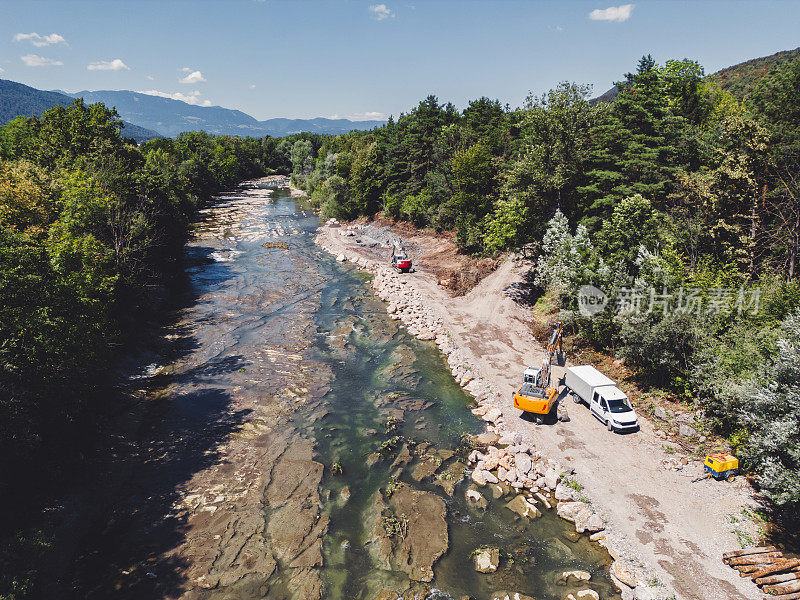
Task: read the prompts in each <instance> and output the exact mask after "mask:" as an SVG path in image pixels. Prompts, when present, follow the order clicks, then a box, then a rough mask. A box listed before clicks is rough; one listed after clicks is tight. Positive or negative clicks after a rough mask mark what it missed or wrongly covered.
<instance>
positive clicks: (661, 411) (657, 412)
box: [653, 406, 669, 421]
mask: <svg viewBox="0 0 800 600" xmlns="http://www.w3.org/2000/svg"><path fill="white" fill-rule="evenodd" d="M653 416H654V417H655V418H656V419H661V420H662V421H669V413H668V412H667V410H666V409H665V408H664V407H663V406H656V407H655V409H654V410H653Z"/></svg>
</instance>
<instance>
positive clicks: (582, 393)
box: [564, 365, 639, 431]
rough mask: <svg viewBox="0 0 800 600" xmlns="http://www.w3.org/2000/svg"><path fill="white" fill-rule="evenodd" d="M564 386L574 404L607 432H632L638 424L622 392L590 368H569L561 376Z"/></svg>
mask: <svg viewBox="0 0 800 600" xmlns="http://www.w3.org/2000/svg"><path fill="white" fill-rule="evenodd" d="M564 384H565V386H566V388H567V390H568V391H569V392H570V393H571V394H572V399H573V400H574V401H575V402H576V403H578V402H580V401H581V400H583V401H584V402H586V404H587V405H588V406H589V410H590V411H591V413H592V414H593V415H594V416H595V417H596V418H597V419H599V420H600V422H601V423H603V424H604V425H605V426H606V427H607V428H608V430H609V431H634V430H636V429H638V427H639V420H638V419H637V418H636V413H635V412H634V410H633V407H632V406H631V403H630V400H628V397H627V396H626V395H625V392H623V391H622V390H620V389H619V388H618V387H617V385H616V384H615V383H614V381H613V380H611V379H609V378H608V377H606V376H605V375H603V374H602V373H601V372H600V371H598V370H597V369H595V368H594V367H593V366H591V365H581V366H579V367H569V368H568V369H567V372H566V374H565V375H564Z"/></svg>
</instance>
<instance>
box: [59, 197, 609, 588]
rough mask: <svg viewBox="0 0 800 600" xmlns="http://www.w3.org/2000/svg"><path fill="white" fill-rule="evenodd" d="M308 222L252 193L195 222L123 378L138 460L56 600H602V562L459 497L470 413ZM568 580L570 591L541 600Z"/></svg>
mask: <svg viewBox="0 0 800 600" xmlns="http://www.w3.org/2000/svg"><path fill="white" fill-rule="evenodd" d="M317 226H318V220H317V218H316V217H315V216H314V215H313V213H312V212H311V211H310V210H309V209H308V207H306V206H304V205H303V204H302V201H300V200H297V199H295V198H292V197H291V196H290V195H289V194H288V193H287V192H286V191H285V190H268V189H265V188H264V187H262V186H261V185H260V184H259V183H258V182H251V183H249V184H246V185H245V186H244V187H243V188H242V189H241V190H237V191H236V192H231V193H229V194H224V195H221V196H220V197H219V198H217V199H216V200H215V202H214V203H213V204H212V205H211V206H210V207H208V208H207V209H205V210H203V211H202V212H201V215H200V219H199V220H198V222H197V224H196V231H195V236H194V239H193V240H192V241H191V242H190V243H189V244H188V246H187V263H188V267H187V278H188V281H187V286H186V289H187V292H186V294H185V297H184V298H183V302H182V305H181V307H180V308H179V309H178V310H177V311H176V312H175V315H174V319H173V320H172V322H171V325H170V326H169V327H168V328H167V330H166V332H165V336H164V340H165V341H164V343H163V345H162V346H161V347H160V348H159V350H158V354H157V360H156V361H155V362H153V364H150V365H147V366H146V367H144V368H142V369H141V372H140V373H139V374H138V375H137V376H136V377H133V378H131V385H132V386H133V387H136V388H137V389H139V390H140V391H141V393H142V394H144V396H145V397H146V403H147V406H148V409H147V412H146V418H144V419H143V420H142V421H141V423H140V425H139V427H138V428H137V430H136V433H135V435H136V438H137V440H136V443H137V445H138V447H139V449H140V450H139V452H138V453H137V457H138V460H137V461H136V464H135V465H133V466H131V467H130V469H129V476H128V477H127V478H126V482H125V484H124V485H123V486H121V487H122V489H121V491H120V492H119V498H118V499H116V500H115V502H114V506H113V509H112V510H111V514H110V516H109V517H108V518H105V517H104V518H103V520H102V523H101V524H100V525H98V526H97V527H96V530H95V531H93V532H92V533H91V534H90V535H89V536H87V539H86V540H85V542H84V543H83V544H82V546H83V548H84V552H83V554H81V555H80V556H79V557H78V559H77V560H76V564H75V567H74V569H73V573H72V575H71V581H70V582H69V583H70V585H69V586H68V588H69V590H70V591H69V593H67V594H65V597H75V598H78V597H80V598H110V597H115V598H137V599H141V598H193V599H194V598H197V599H201V598H202V599H206V598H207V599H233V598H236V599H248V598H270V599H275V600H283V599H286V600H289V599H292V598H294V599H302V600H318V599H320V598H331V599H364V600H367V599H372V598H382V599H384V600H389V599H390V598H391V599H394V598H398V597H405V598H411V597H417V598H442V599H444V598H454V599H459V600H460V599H461V598H463V597H465V596H468V597H470V598H474V599H475V600H484V599H485V600H488V599H489V598H492V597H493V594H495V593H496V592H500V591H507V592H510V593H512V594H513V593H514V592H519V593H521V594H525V595H528V596H531V597H533V598H535V599H536V600H564V599H565V598H567V596H568V594H570V593H573V594H575V593H577V590H583V589H592V590H595V591H596V592H597V593H598V595H599V597H600V598H602V599H616V598H618V597H619V596H618V595H617V593H616V592H615V591H614V590H613V588H612V586H611V582H610V581H609V579H608V577H607V574H606V572H607V567H608V564H609V563H610V557H609V556H608V554H607V553H606V552H605V551H603V549H602V548H600V547H599V546H598V545H597V544H595V543H592V542H590V541H589V540H588V538H587V537H586V536H580V537H579V538H578V536H576V535H575V534H574V528H572V527H571V526H570V525H569V524H568V523H565V522H563V521H561V520H560V519H559V518H558V517H557V516H556V515H555V513H554V510H543V511H542V512H543V515H542V516H541V517H540V518H538V519H535V520H528V519H525V518H520V517H518V516H517V515H516V514H515V513H513V512H512V511H510V510H508V509H507V508H506V504H507V502H508V500H509V499H510V498H511V497H513V496H510V497H500V498H494V497H493V495H492V494H491V493H490V492H489V490H488V489H483V490H480V491H481V492H482V494H483V496H484V497H485V499H486V502H487V506H486V507H485V508H483V507H481V506H478V505H476V503H475V502H470V501H468V500H467V499H466V498H465V491H466V490H467V489H468V488H469V487H470V483H471V482H470V480H469V478H468V477H464V476H465V473H468V471H467V470H466V466H465V463H466V460H465V459H466V456H467V454H468V453H469V451H470V449H471V448H470V443H469V439H470V434H476V433H479V432H481V431H482V426H483V424H482V422H481V421H479V420H478V419H477V418H476V417H475V416H473V414H472V413H471V412H470V408H471V407H472V406H473V400H472V399H471V398H470V397H469V396H468V395H466V394H465V393H464V392H463V390H462V389H461V388H460V387H459V386H458V385H457V383H456V382H455V381H454V380H453V377H452V375H451V374H450V371H449V370H448V368H447V365H446V364H445V362H444V360H443V358H442V356H441V355H440V354H439V352H438V350H437V348H436V346H435V345H434V344H433V343H431V342H423V341H419V340H417V339H415V338H413V337H412V336H410V335H409V334H408V333H407V332H406V331H405V329H404V328H403V327H402V326H401V325H400V324H399V323H398V321H396V320H393V319H391V318H390V316H389V315H387V313H386V308H385V305H384V304H383V303H382V302H381V301H380V300H378V299H377V298H375V297H374V296H373V294H372V293H371V291H370V289H369V287H368V286H367V282H368V280H367V276H366V275H364V274H363V273H361V272H359V271H358V270H356V269H355V268H354V267H352V266H351V265H349V264H340V263H337V262H336V260H335V259H334V258H333V257H331V256H329V255H328V254H326V253H324V252H323V251H321V250H320V249H318V248H317V247H316V246H315V245H314V243H313V237H314V233H315V230H316V228H317ZM412 276H413V275H412ZM484 546H491V547H498V548H500V550H501V559H500V564H499V567H498V568H497V569H496V570H495V571H494V572H491V573H479V572H477V571H476V570H475V569H474V568H473V557H472V554H473V552H474V551H475V550H476V549H478V548H481V547H484ZM570 570H581V571H586V572H588V573H590V574H591V580H590V581H588V582H582V583H581V584H580V585H578V584H577V583H576V582H574V581H573V580H570V582H569V585H570V586H571V587H567V586H564V585H558V584H557V580H558V579H559V576H560V575H561V574H562V573H563V572H564V571H570ZM65 589H66V588H65ZM576 597H577V596H576ZM586 597H587V598H588V597H589V596H586Z"/></svg>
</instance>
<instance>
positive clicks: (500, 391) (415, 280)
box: [318, 227, 761, 600]
mask: <svg viewBox="0 0 800 600" xmlns="http://www.w3.org/2000/svg"><path fill="white" fill-rule="evenodd" d="M343 231H344V230H342V229H341V228H336V229H334V228H328V227H325V228H322V229H321V231H320V233H319V238H318V240H319V242H320V245H322V246H323V247H326V248H327V249H328V250H329V251H331V252H334V253H337V254H338V253H349V254H350V255H351V256H353V255H355V256H359V257H363V258H366V259H371V260H372V261H375V260H386V256H385V250H384V249H383V248H381V247H380V246H376V245H375V244H374V240H375V239H378V238H380V237H381V234H380V232H378V233H371V234H369V230H367V231H365V232H364V233H366V234H369V235H362V234H361V232H357V234H356V235H352V236H347V235H342V233H343ZM357 240H361V243H358V242H357ZM406 240H407V242H408V244H409V245H411V246H413V247H414V248H415V249H416V251H417V253H418V255H419V256H423V255H424V254H425V253H426V252H431V253H433V252H441V250H442V244H447V243H448V242H445V241H442V240H438V239H435V238H433V237H432V236H424V235H419V236H413V237H408V236H407V237H406ZM417 264H420V261H417ZM529 267H530V265H527V264H526V263H524V262H518V261H514V260H506V261H504V262H503V263H502V264H501V265H500V267H499V268H498V269H497V270H496V271H495V272H494V273H492V274H491V275H490V276H488V277H487V278H485V279H484V280H482V281H481V282H480V283H479V284H478V286H477V287H475V288H474V289H473V290H472V291H471V292H469V293H468V294H467V295H466V296H463V297H450V296H449V295H448V294H447V292H446V291H445V290H443V289H442V288H441V287H440V286H439V285H438V284H437V281H436V278H435V276H434V275H433V274H432V273H431V272H430V271H428V270H426V269H425V268H424V267H423V268H420V269H418V270H417V271H416V272H415V273H412V274H410V275H408V276H405V277H404V280H405V282H406V283H405V285H406V286H408V287H410V288H412V289H414V290H416V292H418V294H419V296H420V297H421V298H423V299H424V304H425V307H424V310H425V311H426V312H428V313H430V315H431V316H433V317H434V318H435V319H441V322H442V323H443V326H444V329H445V331H446V332H447V334H448V336H449V338H450V339H452V343H453V345H454V346H456V347H457V348H458V349H459V355H460V356H461V357H462V358H461V360H462V361H463V362H465V363H466V364H465V366H466V367H467V368H468V369H471V371H472V372H473V373H475V374H476V376H479V377H480V378H481V379H482V380H483V381H485V382H486V383H488V385H489V386H490V389H491V392H490V393H489V394H488V399H487V402H488V403H489V404H491V405H493V406H496V407H497V408H498V409H500V410H501V411H502V414H503V417H502V419H501V420H500V427H501V428H502V429H505V430H512V431H515V432H517V433H519V434H521V435H522V436H523V437H524V438H525V439H526V441H529V442H533V443H534V444H536V446H537V448H538V449H539V451H541V452H542V453H544V454H545V455H547V456H550V457H553V458H557V459H559V460H560V461H561V462H562V463H563V464H564V465H565V466H567V467H572V468H574V469H575V475H574V479H575V480H576V481H577V482H578V483H579V484H581V485H582V486H583V490H582V494H583V495H584V496H585V497H586V498H587V499H588V500H589V501H590V502H591V503H592V505H593V507H594V508H595V510H596V511H597V512H598V513H600V515H601V516H602V517H603V518H604V519H605V520H606V521H607V532H606V537H607V543H608V547H609V550H610V552H611V553H612V555H614V556H615V558H618V559H620V560H622V561H623V562H624V564H626V565H628V566H629V568H630V569H631V570H632V571H633V572H634V573H636V575H637V579H638V581H639V585H638V586H637V588H636V597H637V598H642V599H645V598H669V597H671V596H672V594H674V595H675V596H674V597H676V598H678V599H686V600H749V599H751V598H759V597H761V594H760V592H759V591H758V589H757V588H756V587H755V585H754V584H752V583H751V582H750V581H749V580H745V579H743V578H740V577H739V574H738V572H736V571H734V570H733V569H731V568H729V567H727V566H725V565H723V564H722V560H721V557H722V553H723V552H725V551H728V550H733V549H736V548H739V547H740V545H739V542H738V540H737V537H736V536H735V535H734V533H733V527H734V526H733V525H732V522H736V521H739V522H741V521H743V520H744V519H743V517H742V510H743V509H745V508H746V507H751V506H752V505H753V500H752V490H751V488H750V487H749V486H748V485H747V483H746V482H745V481H744V480H742V479H739V480H737V481H736V482H735V483H732V484H727V483H720V482H715V481H702V482H698V483H692V478H693V477H695V476H696V475H697V474H698V472H699V471H700V468H701V467H700V465H699V464H698V463H697V462H696V461H695V462H690V463H689V464H688V465H687V466H685V467H684V466H682V465H681V464H680V456H677V457H676V455H675V454H674V453H668V452H667V451H666V450H665V449H664V442H663V440H661V439H660V438H658V437H657V436H656V435H655V433H654V430H653V427H652V425H651V424H650V423H649V422H648V421H647V420H646V419H645V418H643V417H641V416H640V423H641V430H640V431H639V432H636V433H633V434H628V435H619V434H613V433H610V432H608V431H606V429H605V427H603V425H602V424H601V423H599V422H598V421H597V420H596V419H595V418H594V417H592V416H590V414H589V411H588V409H587V408H586V407H585V406H583V405H575V404H573V403H572V402H569V403H568V405H567V408H568V410H569V415H570V417H571V420H570V421H569V422H567V423H554V424H545V425H535V424H534V423H532V422H531V421H530V420H526V419H525V418H523V417H522V416H521V413H520V411H519V410H517V409H515V408H514V406H513V404H512V402H511V394H512V392H513V390H514V389H516V387H518V386H519V383H520V379H521V375H522V370H523V369H524V367H525V366H526V365H538V364H540V363H541V358H542V348H541V347H540V345H538V344H537V343H536V342H535V341H534V340H533V338H532V337H531V335H530V332H529V328H528V326H527V323H530V322H531V319H532V315H531V313H530V311H529V310H528V309H527V308H525V307H523V306H521V305H520V304H518V303H517V302H515V301H514V300H513V299H512V296H513V295H514V293H513V292H514V291H515V288H516V286H517V285H518V284H519V283H520V282H521V281H522V279H523V276H524V274H525V272H526V271H527V270H528V269H529ZM380 268H382V267H380ZM390 302H391V300H390ZM451 364H452V363H451ZM562 373H563V370H561V371H559V370H558V369H557V368H556V369H554V378H555V377H560V376H561V375H562ZM554 380H555V379H554ZM737 526H738V527H743V525H742V524H741V523H739V524H738V525H737ZM748 526H750V527H752V526H751V525H749V524H745V525H744V527H748ZM629 596H632V594H631V593H630V592H629Z"/></svg>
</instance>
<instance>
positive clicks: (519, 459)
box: [514, 452, 533, 477]
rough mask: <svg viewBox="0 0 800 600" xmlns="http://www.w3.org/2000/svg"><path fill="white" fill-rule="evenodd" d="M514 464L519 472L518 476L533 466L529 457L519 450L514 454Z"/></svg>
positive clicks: (526, 472)
mask: <svg viewBox="0 0 800 600" xmlns="http://www.w3.org/2000/svg"><path fill="white" fill-rule="evenodd" d="M514 464H515V465H517V473H519V474H520V477H525V476H526V475H527V474H528V473H530V471H531V469H532V468H533V461H531V457H530V456H528V455H527V454H523V453H521V452H520V453H519V454H515V455H514Z"/></svg>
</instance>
